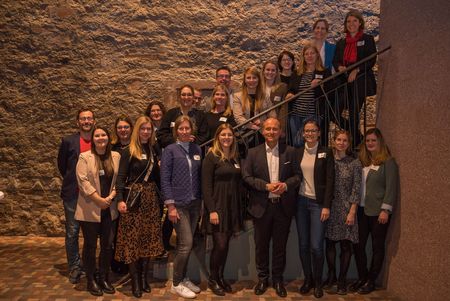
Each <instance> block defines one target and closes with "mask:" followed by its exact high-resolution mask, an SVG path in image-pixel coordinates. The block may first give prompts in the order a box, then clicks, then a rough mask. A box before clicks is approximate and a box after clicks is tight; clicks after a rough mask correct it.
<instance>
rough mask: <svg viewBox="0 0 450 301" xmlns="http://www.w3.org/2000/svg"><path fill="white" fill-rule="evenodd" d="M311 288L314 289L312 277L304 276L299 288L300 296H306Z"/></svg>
mask: <svg viewBox="0 0 450 301" xmlns="http://www.w3.org/2000/svg"><path fill="white" fill-rule="evenodd" d="M312 288H314V282H313V279H312V276H306V277H305V280H304V281H303V285H302V286H301V287H300V294H302V295H306V294H308V293H309V291H310V290H311V289H312Z"/></svg>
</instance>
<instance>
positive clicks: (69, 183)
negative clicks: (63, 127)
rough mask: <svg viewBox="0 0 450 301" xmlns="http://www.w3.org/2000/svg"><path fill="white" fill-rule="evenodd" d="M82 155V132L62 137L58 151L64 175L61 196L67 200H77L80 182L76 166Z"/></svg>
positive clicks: (60, 167)
mask: <svg viewBox="0 0 450 301" xmlns="http://www.w3.org/2000/svg"><path fill="white" fill-rule="evenodd" d="M79 156H80V133H76V134H73V135H70V136H67V137H64V138H62V141H61V145H60V147H59V151H58V161H57V163H58V170H59V173H60V174H61V176H62V177H63V182H62V187H61V198H62V199H63V201H65V202H70V201H73V200H75V201H76V200H77V198H78V182H77V176H76V167H77V162H78V157H79Z"/></svg>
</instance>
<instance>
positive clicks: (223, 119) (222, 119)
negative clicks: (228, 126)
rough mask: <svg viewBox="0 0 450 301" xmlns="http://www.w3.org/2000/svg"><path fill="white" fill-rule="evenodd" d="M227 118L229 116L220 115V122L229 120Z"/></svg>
mask: <svg viewBox="0 0 450 301" xmlns="http://www.w3.org/2000/svg"><path fill="white" fill-rule="evenodd" d="M227 119H228V118H226V117H220V118H219V121H220V122H227Z"/></svg>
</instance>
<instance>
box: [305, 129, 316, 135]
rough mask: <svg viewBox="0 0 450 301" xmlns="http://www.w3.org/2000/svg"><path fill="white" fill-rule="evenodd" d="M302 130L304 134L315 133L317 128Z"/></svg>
mask: <svg viewBox="0 0 450 301" xmlns="http://www.w3.org/2000/svg"><path fill="white" fill-rule="evenodd" d="M304 132H305V133H306V134H315V133H317V132H319V130H304Z"/></svg>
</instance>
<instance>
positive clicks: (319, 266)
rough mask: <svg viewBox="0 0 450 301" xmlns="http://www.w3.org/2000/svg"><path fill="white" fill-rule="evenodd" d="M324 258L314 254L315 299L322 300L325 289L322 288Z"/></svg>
mask: <svg viewBox="0 0 450 301" xmlns="http://www.w3.org/2000/svg"><path fill="white" fill-rule="evenodd" d="M323 259H324V258H323V256H318V255H317V254H313V260H314V262H313V267H314V269H313V271H314V272H313V274H314V284H315V286H314V297H316V298H322V296H323V288H322V270H323Z"/></svg>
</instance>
